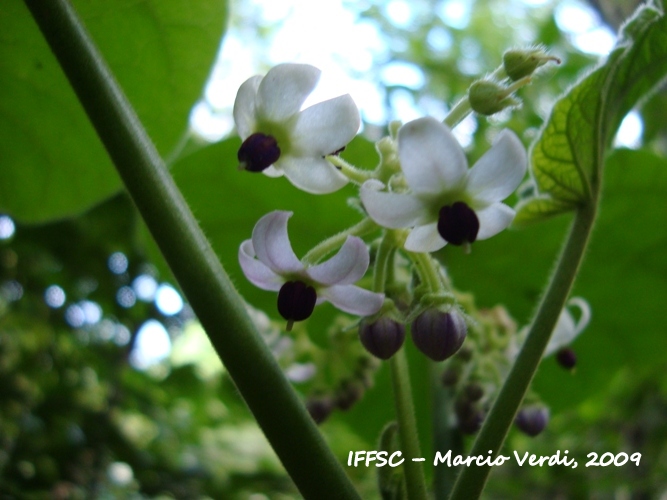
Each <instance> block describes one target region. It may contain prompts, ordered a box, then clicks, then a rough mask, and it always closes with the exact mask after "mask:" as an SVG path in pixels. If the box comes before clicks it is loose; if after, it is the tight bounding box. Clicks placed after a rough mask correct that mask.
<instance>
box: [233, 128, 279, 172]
mask: <svg viewBox="0 0 667 500" xmlns="http://www.w3.org/2000/svg"><path fill="white" fill-rule="evenodd" d="M237 158H238V159H239V162H240V164H241V166H242V167H243V168H244V169H245V170H248V171H250V172H261V171H262V170H265V169H267V168H269V167H270V166H271V165H273V164H274V163H275V162H276V161H278V158H280V148H279V147H278V142H277V141H276V140H275V138H273V137H272V136H270V135H265V134H262V133H259V132H257V133H255V134H252V135H251V136H250V137H248V138H247V139H246V140H245V141H243V144H241V147H240V148H239V152H238V154H237Z"/></svg>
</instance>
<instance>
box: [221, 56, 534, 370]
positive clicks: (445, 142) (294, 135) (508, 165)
mask: <svg viewBox="0 0 667 500" xmlns="http://www.w3.org/2000/svg"><path fill="white" fill-rule="evenodd" d="M319 77H320V72H319V70H317V69H316V68H314V67H312V66H309V65H305V64H281V65H278V66H276V67H274V68H273V69H271V70H270V71H269V72H268V73H267V74H266V76H264V77H262V76H254V77H252V78H250V79H249V80H247V81H246V82H245V83H244V84H243V85H242V86H241V88H240V89H239V91H238V95H237V98H236V102H235V105H234V119H235V122H236V127H237V130H238V133H239V135H240V136H241V139H242V140H243V142H242V144H241V146H240V148H239V151H238V160H239V163H240V166H241V168H242V169H245V170H247V171H250V172H263V173H264V174H266V175H269V176H274V177H275V176H280V175H284V176H285V177H287V179H288V180H289V181H290V182H291V183H292V184H294V185H295V186H296V187H298V188H300V189H302V190H304V191H307V192H310V193H320V194H321V193H329V192H333V191H336V190H338V189H340V188H341V187H343V186H344V185H345V184H347V183H348V182H349V181H350V180H352V181H353V182H354V183H356V184H358V185H359V186H360V199H361V204H362V206H363V210H364V211H365V212H366V214H367V215H368V218H369V220H370V221H372V222H374V223H375V224H376V226H374V227H375V228H377V227H378V226H379V227H381V228H385V229H383V234H384V235H385V237H392V238H393V239H392V240H391V241H394V245H395V246H397V247H402V248H403V249H405V250H407V251H408V254H407V255H408V256H410V255H411V254H412V253H418V254H428V253H430V252H434V251H437V250H439V249H441V248H442V247H444V246H445V245H447V244H448V243H449V244H452V245H463V246H464V247H469V245H470V244H472V243H473V242H475V241H477V240H483V239H486V238H490V237H491V236H493V235H495V234H497V233H499V232H500V231H502V230H503V229H505V228H507V227H508V226H509V224H510V223H511V221H512V219H513V217H514V211H513V210H512V209H511V208H510V207H508V206H507V205H505V204H503V203H502V201H503V200H504V199H505V198H507V197H508V196H509V195H510V194H511V193H512V192H513V191H514V190H515V189H516V188H517V187H518V185H519V183H520V182H521V181H522V179H523V177H524V176H525V173H526V163H527V158H526V151H525V149H524V147H523V145H522V144H521V141H520V140H519V139H518V137H517V136H516V135H515V134H514V133H513V132H511V131H509V130H503V131H501V132H500V133H499V134H498V135H497V136H496V138H495V141H494V143H493V145H492V147H491V148H490V149H489V150H488V151H487V152H486V154H484V155H483V156H482V157H481V158H480V159H479V160H478V161H477V162H476V163H475V165H474V166H473V167H472V168H468V162H467V160H466V156H465V152H464V151H463V149H462V148H461V146H460V145H459V144H458V142H457V141H456V139H455V137H454V135H453V133H452V131H451V130H450V128H449V127H448V126H447V125H444V124H443V123H441V122H438V121H437V120H435V119H433V118H429V117H426V118H420V119H417V120H414V121H411V122H409V123H406V124H404V125H402V126H401V127H400V128H399V129H398V132H397V134H396V136H395V139H394V138H387V141H389V144H390V146H389V147H390V149H392V151H394V152H395V154H393V158H394V159H393V160H390V159H389V158H388V156H391V155H385V154H384V153H383V152H382V150H380V152H381V155H383V158H382V159H381V161H380V165H379V166H378V167H377V168H376V169H375V170H374V171H369V170H366V171H363V172H362V171H359V170H356V169H355V167H353V166H350V165H348V164H347V163H345V162H344V160H342V159H339V158H336V157H334V156H333V155H336V154H338V153H339V152H340V151H342V150H343V149H344V147H345V146H346V144H347V143H348V142H349V141H350V140H351V139H352V138H353V137H354V135H355V134H356V132H357V130H358V129H359V125H360V121H359V112H358V110H357V108H356V106H355V105H354V102H353V101H352V98H351V97H350V96H349V95H343V96H340V97H337V98H335V99H331V100H329V101H325V102H322V103H319V104H315V105H313V106H311V107H308V108H306V109H302V107H303V104H304V102H305V101H306V99H307V97H308V95H309V94H310V93H311V92H312V91H313V89H314V87H315V85H316V84H317V82H318V79H319ZM385 144H386V143H385ZM392 162H393V163H392ZM390 164H391V165H390ZM343 167H344V168H343ZM355 172H356V173H357V174H360V175H353V174H354V173H355ZM291 215H292V214H291V213H290V212H284V211H275V212H272V213H270V214H268V215H265V216H264V217H262V218H261V219H260V220H259V222H258V223H257V225H256V226H255V228H254V230H253V233H252V238H251V239H249V240H246V241H244V242H243V243H242V244H241V247H240V249H239V262H240V265H241V268H242V270H243V272H244V274H245V275H246V277H247V278H248V280H249V281H250V282H251V283H253V284H254V285H256V286H258V287H259V288H262V289H264V290H271V291H276V292H278V298H277V309H278V312H279V313H280V315H281V316H282V317H283V318H284V319H285V320H287V328H288V330H289V329H290V328H291V327H292V324H293V323H294V322H296V321H302V320H305V319H307V318H309V317H310V316H311V315H312V313H313V311H314V308H315V306H316V305H317V304H320V303H322V302H324V301H328V302H330V303H331V304H333V305H334V306H335V307H337V308H338V309H340V310H342V311H344V312H346V313H350V314H354V315H358V316H362V317H363V318H364V320H363V321H362V322H361V324H360V326H359V335H360V340H361V343H362V344H363V345H364V346H365V347H366V349H367V350H368V351H369V352H371V353H372V354H373V355H374V356H376V357H378V358H380V359H388V358H390V357H391V356H392V355H393V354H394V353H395V352H396V351H397V350H398V349H400V347H401V346H402V344H403V340H404V338H405V326H404V325H405V324H406V322H408V321H409V322H410V326H411V328H410V331H411V337H412V339H413V342H414V343H415V345H416V346H417V347H418V348H419V349H420V350H421V351H422V352H423V353H424V354H425V355H426V356H428V357H430V358H432V359H434V360H437V361H441V360H444V359H447V358H449V357H451V356H452V355H453V354H455V353H456V352H457V351H458V350H459V349H460V348H461V346H462V345H463V343H464V341H465V340H466V336H467V330H468V321H469V318H468V317H467V315H466V314H465V313H463V311H462V309H461V308H460V307H459V306H457V305H456V304H455V303H451V302H447V301H448V300H449V299H443V297H446V296H449V295H448V292H447V291H446V283H445V281H443V280H442V277H441V273H440V272H439V271H437V269H438V268H439V264H437V263H436V262H435V261H433V260H432V259H431V257H430V256H427V257H426V260H423V259H422V260H421V261H419V262H418V261H415V262H414V264H415V269H416V271H417V274H418V278H419V281H421V282H422V285H423V286H422V287H421V288H416V289H414V290H412V289H407V288H406V289H405V290H406V293H407V295H406V296H405V297H402V298H400V300H399V297H398V296H392V297H391V299H390V300H386V298H385V294H384V293H382V292H384V291H385V283H384V274H385V273H388V272H389V273H391V268H392V267H393V266H394V265H395V264H393V262H394V259H393V258H391V259H390V261H387V262H390V263H389V264H387V263H386V262H385V261H384V260H383V259H380V257H379V255H378V259H380V260H381V261H382V262H383V264H377V263H376V266H377V265H380V266H381V268H380V269H377V268H376V269H375V276H374V289H373V291H369V290H366V289H363V288H361V287H359V286H357V285H355V283H356V282H358V281H359V280H360V279H361V278H362V277H363V276H364V275H365V273H366V271H367V269H368V267H369V262H370V260H371V258H370V254H369V249H368V247H367V245H366V243H364V241H363V240H362V239H360V238H359V237H358V236H355V235H354V234H355V233H354V231H352V232H350V233H348V234H351V236H349V237H347V239H340V240H337V247H338V248H339V250H338V253H336V254H335V255H334V256H333V257H331V258H330V259H329V260H327V261H324V262H316V263H314V264H310V263H305V262H302V261H300V260H299V259H298V258H297V257H296V255H295V254H294V251H293V250H292V247H291V244H290V241H289V236H288V233H287V221H288V219H289V217H290V216H291ZM398 229H400V230H407V231H405V232H403V231H401V232H400V233H396V231H395V230H398ZM403 233H404V234H403ZM359 234H361V233H359ZM392 234H393V235H394V236H391V235H392ZM335 249H336V247H333V248H331V249H328V251H333V250H335ZM324 253H327V252H324ZM392 255H393V254H392ZM382 266H384V268H383V267H382ZM424 294H430V295H429V296H432V297H433V299H429V300H432V304H431V305H429V304H430V303H429V301H428V300H427V301H426V302H424ZM394 301H395V302H394Z"/></svg>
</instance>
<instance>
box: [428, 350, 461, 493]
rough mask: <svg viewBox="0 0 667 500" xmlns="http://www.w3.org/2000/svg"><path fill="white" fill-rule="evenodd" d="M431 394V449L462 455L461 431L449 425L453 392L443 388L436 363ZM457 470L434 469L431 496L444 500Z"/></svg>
mask: <svg viewBox="0 0 667 500" xmlns="http://www.w3.org/2000/svg"><path fill="white" fill-rule="evenodd" d="M430 368H431V377H430V378H431V393H432V401H433V408H432V415H433V418H432V422H433V449H434V450H435V451H436V452H438V451H439V452H440V453H443V454H444V453H446V452H447V450H452V455H454V456H456V455H462V454H463V435H462V434H461V431H459V430H458V429H456V428H453V427H451V425H450V419H449V416H450V412H451V409H452V408H453V396H454V394H453V391H452V389H450V388H447V387H443V385H442V379H441V377H442V373H441V371H440V369H439V368H440V365H439V364H438V363H430ZM456 473H457V469H456V468H454V467H445V466H443V465H441V466H438V467H434V471H433V494H434V497H435V499H436V500H445V499H446V498H447V497H449V492H450V491H451V490H452V487H453V486H454V480H455V479H456Z"/></svg>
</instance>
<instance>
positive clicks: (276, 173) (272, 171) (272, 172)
mask: <svg viewBox="0 0 667 500" xmlns="http://www.w3.org/2000/svg"><path fill="white" fill-rule="evenodd" d="M262 173H263V174H264V175H266V176H267V177H282V176H283V171H282V170H280V169H277V168H276V167H275V166H274V165H271V166H270V167H269V168H265V169H264V170H262Z"/></svg>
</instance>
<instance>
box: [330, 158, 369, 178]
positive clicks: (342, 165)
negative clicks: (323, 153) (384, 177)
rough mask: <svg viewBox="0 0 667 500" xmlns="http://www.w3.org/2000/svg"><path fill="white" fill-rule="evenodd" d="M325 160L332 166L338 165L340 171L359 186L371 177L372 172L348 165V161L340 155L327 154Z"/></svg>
mask: <svg viewBox="0 0 667 500" xmlns="http://www.w3.org/2000/svg"><path fill="white" fill-rule="evenodd" d="M327 160H329V161H330V162H331V163H333V165H334V166H336V167H338V169H339V170H340V172H341V173H342V174H343V175H344V176H345V177H347V178H348V179H350V180H351V181H352V182H354V183H355V184H357V185H359V186H361V185H362V184H363V183H364V182H366V181H367V180H368V179H372V178H373V172H372V171H369V170H362V169H360V168H357V167H354V166H352V165H350V164H349V163H348V162H346V161H345V160H343V159H342V158H341V157H340V156H336V155H330V156H327Z"/></svg>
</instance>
